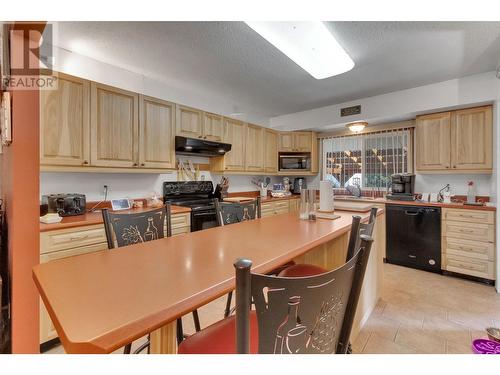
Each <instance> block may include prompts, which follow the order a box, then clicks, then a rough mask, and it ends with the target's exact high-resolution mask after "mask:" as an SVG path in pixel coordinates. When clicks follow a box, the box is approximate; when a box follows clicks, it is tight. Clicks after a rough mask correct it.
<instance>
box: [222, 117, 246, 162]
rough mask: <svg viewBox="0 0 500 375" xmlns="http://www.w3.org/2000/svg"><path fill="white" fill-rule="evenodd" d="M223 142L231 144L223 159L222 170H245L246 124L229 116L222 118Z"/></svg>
mask: <svg viewBox="0 0 500 375" xmlns="http://www.w3.org/2000/svg"><path fill="white" fill-rule="evenodd" d="M224 142H225V143H230V144H231V151H229V152H228V153H227V154H226V155H225V156H224V157H223V158H222V159H224V168H223V169H224V170H226V171H243V170H245V153H246V126H245V123H244V122H241V121H238V120H234V119H231V118H226V117H225V118H224Z"/></svg>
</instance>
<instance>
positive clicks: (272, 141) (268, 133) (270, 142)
mask: <svg viewBox="0 0 500 375" xmlns="http://www.w3.org/2000/svg"><path fill="white" fill-rule="evenodd" d="M264 170H265V171H266V172H270V173H276V172H278V132H276V131H274V130H271V129H264Z"/></svg>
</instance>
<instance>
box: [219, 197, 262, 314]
mask: <svg viewBox="0 0 500 375" xmlns="http://www.w3.org/2000/svg"><path fill="white" fill-rule="evenodd" d="M214 204H215V214H216V216H217V225H218V226H220V227H222V226H225V225H230V224H236V223H241V222H243V221H248V220H254V219H257V218H259V219H260V218H261V204H260V197H257V198H255V199H253V200H250V201H248V202H219V200H218V199H214ZM232 299H233V292H232V291H231V292H229V293H228V295H227V300H226V308H225V310H224V318H227V317H228V316H229V314H230V313H231V301H232Z"/></svg>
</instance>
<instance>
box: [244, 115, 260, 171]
mask: <svg viewBox="0 0 500 375" xmlns="http://www.w3.org/2000/svg"><path fill="white" fill-rule="evenodd" d="M246 128H247V132H246V142H245V143H246V152H245V170H246V171H249V172H250V171H253V172H263V171H264V128H262V127H260V126H257V125H252V124H247V126H246Z"/></svg>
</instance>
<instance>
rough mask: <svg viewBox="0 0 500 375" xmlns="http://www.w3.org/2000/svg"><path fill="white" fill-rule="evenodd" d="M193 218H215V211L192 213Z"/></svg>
mask: <svg viewBox="0 0 500 375" xmlns="http://www.w3.org/2000/svg"><path fill="white" fill-rule="evenodd" d="M193 216H215V211H212V212H193Z"/></svg>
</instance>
